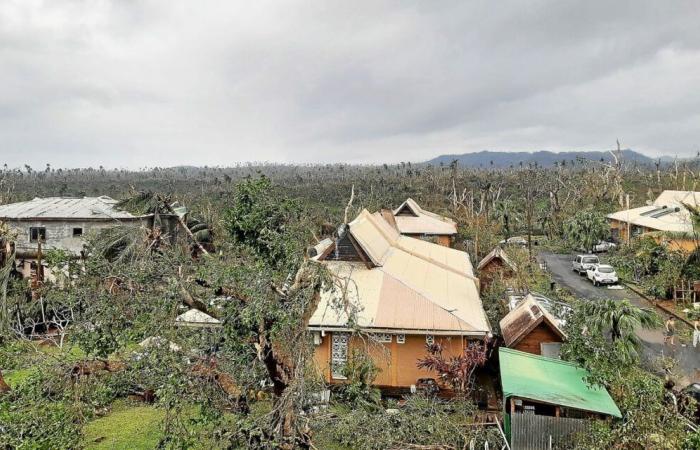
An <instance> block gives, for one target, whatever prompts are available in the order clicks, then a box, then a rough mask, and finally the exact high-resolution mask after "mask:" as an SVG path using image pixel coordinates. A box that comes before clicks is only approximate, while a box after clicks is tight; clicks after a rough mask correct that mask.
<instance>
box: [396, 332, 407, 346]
mask: <svg viewBox="0 0 700 450" xmlns="http://www.w3.org/2000/svg"><path fill="white" fill-rule="evenodd" d="M396 343H397V344H405V343H406V335H405V334H397V335H396Z"/></svg>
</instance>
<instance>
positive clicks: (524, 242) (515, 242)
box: [499, 236, 527, 245]
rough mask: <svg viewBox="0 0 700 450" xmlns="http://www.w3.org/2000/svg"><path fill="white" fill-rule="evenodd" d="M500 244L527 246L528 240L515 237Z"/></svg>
mask: <svg viewBox="0 0 700 450" xmlns="http://www.w3.org/2000/svg"><path fill="white" fill-rule="evenodd" d="M499 244H501V245H504V244H508V245H527V239H526V238H524V237H522V236H513V237H510V238H508V239H507V240H506V239H503V240H501V241H500V242H499Z"/></svg>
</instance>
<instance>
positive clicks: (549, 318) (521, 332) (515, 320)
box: [499, 294, 565, 347]
mask: <svg viewBox="0 0 700 450" xmlns="http://www.w3.org/2000/svg"><path fill="white" fill-rule="evenodd" d="M541 322H547V323H548V324H549V326H550V327H551V328H552V330H553V331H554V332H555V333H557V334H558V335H559V336H561V337H562V339H563V338H564V337H565V334H564V331H563V330H562V329H561V327H560V322H559V319H557V318H556V317H554V316H553V315H551V314H550V313H549V311H547V310H546V309H545V308H543V307H542V305H540V304H539V302H538V301H536V300H535V298H534V297H533V296H532V295H530V294H528V295H527V297H525V299H524V300H523V301H522V302H520V304H519V305H518V306H517V307H516V308H515V309H513V310H512V311H510V312H509V313H508V314H506V316H505V317H504V318H502V319H501V321H500V322H499V325H500V326H501V334H502V335H503V340H504V341H505V343H506V346H508V347H512V346H514V345H515V344H517V343H518V342H520V340H521V339H522V338H524V337H525V336H526V335H527V334H528V333H529V332H530V331H532V330H533V329H534V328H535V327H536V326H537V325H539V324H540V323H541Z"/></svg>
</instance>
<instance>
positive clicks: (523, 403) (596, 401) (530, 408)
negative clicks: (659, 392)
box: [498, 347, 622, 449]
mask: <svg viewBox="0 0 700 450" xmlns="http://www.w3.org/2000/svg"><path fill="white" fill-rule="evenodd" d="M498 355H499V361H500V371H501V386H502V388H503V420H504V426H505V432H506V436H508V437H509V439H510V448H513V449H535V448H537V449H539V448H570V446H571V444H572V440H573V436H574V435H575V434H577V433H586V432H587V431H588V430H589V428H590V427H591V425H592V421H593V420H595V419H604V418H607V417H617V418H619V417H622V415H621V414H620V410H619V409H618V407H617V405H616V404H615V401H614V400H613V399H612V397H610V394H609V393H608V391H607V390H605V388H603V387H600V386H591V385H589V384H588V383H587V382H586V378H587V377H588V376H589V375H590V374H589V373H588V371H586V370H585V369H583V368H581V367H579V366H577V365H575V364H572V363H569V362H565V361H561V360H558V359H552V358H546V357H543V356H537V355H532V354H529V353H525V352H520V351H517V350H512V349H508V348H503V347H501V348H500V349H499V352H498Z"/></svg>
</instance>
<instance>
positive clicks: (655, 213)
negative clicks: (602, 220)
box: [607, 191, 700, 233]
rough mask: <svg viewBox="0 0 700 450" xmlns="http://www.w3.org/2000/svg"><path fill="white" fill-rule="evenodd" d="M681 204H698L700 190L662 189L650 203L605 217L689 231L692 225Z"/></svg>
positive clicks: (639, 224)
mask: <svg viewBox="0 0 700 450" xmlns="http://www.w3.org/2000/svg"><path fill="white" fill-rule="evenodd" d="M683 204H688V205H692V206H698V205H700V192H693V191H663V192H662V193H661V194H660V195H659V196H658V197H657V198H656V200H654V203H652V204H651V205H647V206H642V207H639V208H632V209H627V210H624V211H618V212H615V213H612V214H608V215H607V218H608V219H613V220H618V221H621V222H625V223H631V224H633V225H638V226H641V227H646V228H650V229H652V230H660V231H674V232H685V233H689V232H692V231H693V225H692V221H691V219H690V213H689V212H688V210H687V209H686V208H685V207H684V206H683Z"/></svg>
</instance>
